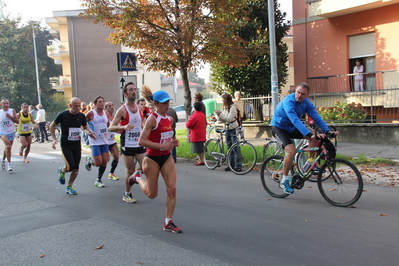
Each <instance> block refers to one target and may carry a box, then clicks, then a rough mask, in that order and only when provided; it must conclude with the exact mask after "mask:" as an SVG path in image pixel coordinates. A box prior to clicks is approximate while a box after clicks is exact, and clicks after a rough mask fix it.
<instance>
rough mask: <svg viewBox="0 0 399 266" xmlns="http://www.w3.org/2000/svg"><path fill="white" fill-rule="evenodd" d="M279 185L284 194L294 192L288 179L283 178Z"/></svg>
mask: <svg viewBox="0 0 399 266" xmlns="http://www.w3.org/2000/svg"><path fill="white" fill-rule="evenodd" d="M280 187H281V188H282V189H284V192H285V194H294V190H293V189H292V187H291V185H290V181H289V180H285V181H284V182H281V183H280Z"/></svg>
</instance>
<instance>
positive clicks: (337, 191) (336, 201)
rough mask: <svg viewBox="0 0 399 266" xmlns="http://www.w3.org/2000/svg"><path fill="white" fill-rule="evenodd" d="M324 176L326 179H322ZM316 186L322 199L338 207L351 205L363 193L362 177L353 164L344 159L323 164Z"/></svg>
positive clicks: (336, 159)
mask: <svg viewBox="0 0 399 266" xmlns="http://www.w3.org/2000/svg"><path fill="white" fill-rule="evenodd" d="M324 170H325V172H324ZM323 172H324V173H323ZM325 175H328V178H324V176H325ZM323 179H324V180H323ZM317 185H318V187H319V191H320V193H321V195H322V196H323V198H324V199H325V200H326V201H327V202H329V203H331V204H332V205H334V206H339V207H348V206H351V205H353V204H354V203H355V202H356V201H358V200H359V198H360V196H361V195H362V192H363V179H362V175H361V174H360V172H359V170H358V169H357V167H356V166H355V165H354V164H352V163H351V162H349V161H347V160H345V159H338V158H335V159H331V160H329V161H327V162H326V163H325V164H323V166H322V167H321V168H320V172H319V176H318V179H317Z"/></svg>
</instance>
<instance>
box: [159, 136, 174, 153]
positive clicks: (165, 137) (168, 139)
mask: <svg viewBox="0 0 399 266" xmlns="http://www.w3.org/2000/svg"><path fill="white" fill-rule="evenodd" d="M172 138H173V131H167V132H162V133H161V140H160V141H159V142H160V143H161V144H164V143H167V142H171V141H172ZM160 150H161V151H164V149H160Z"/></svg>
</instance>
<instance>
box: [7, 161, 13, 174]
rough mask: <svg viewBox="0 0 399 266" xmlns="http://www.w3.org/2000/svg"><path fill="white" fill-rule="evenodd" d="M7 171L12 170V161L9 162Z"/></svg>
mask: <svg viewBox="0 0 399 266" xmlns="http://www.w3.org/2000/svg"><path fill="white" fill-rule="evenodd" d="M7 171H10V172H11V171H12V166H11V163H8V168H7Z"/></svg>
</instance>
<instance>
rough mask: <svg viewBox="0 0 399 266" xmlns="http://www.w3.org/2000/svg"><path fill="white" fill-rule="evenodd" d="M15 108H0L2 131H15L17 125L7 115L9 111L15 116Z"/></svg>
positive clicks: (4, 132)
mask: <svg viewBox="0 0 399 266" xmlns="http://www.w3.org/2000/svg"><path fill="white" fill-rule="evenodd" d="M13 110H14V109H11V108H9V109H8V110H7V111H4V110H2V109H1V110H0V133H2V134H12V133H15V131H16V127H15V123H14V121H12V120H11V119H10V118H8V117H7V116H6V114H7V113H8V114H9V115H11V116H13Z"/></svg>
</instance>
